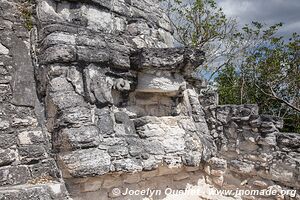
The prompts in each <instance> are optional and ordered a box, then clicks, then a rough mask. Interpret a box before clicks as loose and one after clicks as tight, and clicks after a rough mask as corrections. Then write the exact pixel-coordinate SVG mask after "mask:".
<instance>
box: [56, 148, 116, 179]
mask: <svg viewBox="0 0 300 200" xmlns="http://www.w3.org/2000/svg"><path fill="white" fill-rule="evenodd" d="M59 160H60V161H61V162H62V163H63V164H64V168H65V170H66V171H67V172H68V173H70V175H71V176H73V177H84V176H93V175H103V174H105V173H107V172H109V170H110V164H111V161H110V156H109V155H108V153H107V152H106V151H103V150H100V149H82V150H77V151H73V152H70V153H64V154H59Z"/></svg>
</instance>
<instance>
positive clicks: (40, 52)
mask: <svg viewBox="0 0 300 200" xmlns="http://www.w3.org/2000/svg"><path fill="white" fill-rule="evenodd" d="M31 2H32V1H31ZM24 6H25V7H24ZM23 7H24V9H25V8H26V9H29V11H30V13H32V19H30V20H31V21H32V23H33V25H34V27H33V29H32V30H31V32H30V34H29V33H28V31H27V30H26V29H25V28H24V23H28V21H27V19H26V20H25V19H23V18H24V16H22V15H21V13H20V8H22V9H23ZM0 10H1V11H2V12H1V15H0V35H1V36H0V91H1V92H0V93H1V95H0V96H1V97H0V102H1V105H0V199H24V200H25V199H47V200H48V199H49V200H50V199H53V200H54V199H59V200H60V199H68V194H67V193H68V192H67V191H66V190H65V188H64V185H65V182H64V181H66V182H67V185H68V187H67V188H68V190H69V192H71V193H72V196H73V197H74V199H79V200H80V199H89V200H94V199H99V198H100V199H103V200H105V199H110V197H116V199H123V196H120V195H115V196H114V195H113V194H112V188H113V187H120V188H121V189H123V187H124V186H125V184H126V183H130V185H129V187H132V188H134V189H141V188H151V187H152V186H153V188H157V189H164V188H166V187H174V188H176V189H177V188H181V189H183V188H184V187H185V186H186V185H187V184H189V185H197V183H198V185H199V180H204V179H205V181H206V182H205V184H203V183H200V185H201V184H202V186H205V187H206V186H207V185H208V184H209V185H210V186H211V187H213V186H218V187H223V188H230V189H232V188H236V187H238V188H241V189H245V188H257V187H259V188H268V187H269V186H272V187H273V186H274V185H280V188H279V187H278V186H274V187H277V188H279V189H283V188H295V189H299V188H300V184H299V181H298V179H299V177H300V172H299V166H298V165H299V148H300V146H299V139H300V138H299V137H298V135H297V134H293V133H280V131H279V129H280V128H282V126H283V124H282V120H281V119H280V118H278V117H273V116H268V115H259V113H258V107H257V106H256V105H223V106H220V105H218V97H217V94H216V93H215V92H214V91H211V90H209V89H208V87H207V85H206V81H203V80H198V79H196V78H195V77H193V76H192V74H193V73H192V72H193V70H194V69H195V68H196V67H199V65H201V63H202V62H203V60H204V53H203V52H202V51H201V50H199V49H193V48H173V45H174V44H173V43H174V42H173V41H174V39H173V35H172V34H173V30H172V26H171V25H170V23H169V20H168V17H167V16H166V15H165V14H163V12H162V10H161V9H160V7H159V1H157V0H141V1H137V0H131V1H128V0H125V1H124V0H110V1H105V0H90V1H87V0H66V1H57V0H39V1H36V2H34V5H30V4H29V2H26V3H22V2H19V1H15V0H14V1H7V0H3V1H1V2H0ZM35 11H36V12H35ZM22 12H24V11H22ZM27 25H28V24H27ZM27 28H28V27H27ZM29 37H30V38H29ZM227 165H228V166H227ZM60 170H61V171H62V174H63V176H61V171H60ZM146 171H147V172H146ZM204 172H205V173H204ZM259 181H261V182H259ZM126 186H127V185H126ZM202 189H203V188H202ZM279 189H278V190H279ZM201 195H202V196H201V197H200V198H205V199H211V197H207V195H204V194H201ZM124 198H125V197H124ZM162 198H163V197H161V198H160V199H162ZM169 198H171V199H174V198H173V197H169ZM176 198H178V197H176ZM188 198H189V197H188ZM197 198H199V195H198V196H197ZM251 198H252V197H249V199H251ZM255 198H256V197H253V198H252V199H255ZM280 198H283V197H280ZM189 199H192V198H189ZM217 199H237V198H235V197H234V198H231V197H230V198H227V197H226V198H225V197H224V198H223V197H220V198H219V197H218V198H217Z"/></svg>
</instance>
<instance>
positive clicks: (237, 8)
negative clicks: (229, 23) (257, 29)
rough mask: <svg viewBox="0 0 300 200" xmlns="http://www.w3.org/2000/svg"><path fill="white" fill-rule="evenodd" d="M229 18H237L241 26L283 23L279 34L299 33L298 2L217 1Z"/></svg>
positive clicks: (281, 0) (294, 0) (266, 0)
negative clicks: (257, 23) (253, 22)
mask: <svg viewBox="0 0 300 200" xmlns="http://www.w3.org/2000/svg"><path fill="white" fill-rule="evenodd" d="M217 2H218V3H219V5H220V6H221V7H222V8H223V10H224V12H225V13H226V15H227V16H229V17H234V18H237V19H238V21H239V22H240V24H241V26H242V25H243V24H246V23H248V24H249V23H251V22H252V21H260V22H265V23H267V24H268V25H272V24H274V23H277V22H283V23H284V24H285V26H284V27H283V30H281V31H280V33H281V34H284V35H286V34H287V35H289V34H291V33H292V32H298V33H300V0H217Z"/></svg>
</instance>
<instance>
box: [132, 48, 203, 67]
mask: <svg viewBox="0 0 300 200" xmlns="http://www.w3.org/2000/svg"><path fill="white" fill-rule="evenodd" d="M130 61H131V67H133V68H135V69H137V70H142V69H153V70H172V71H181V70H184V68H186V67H193V68H196V67H198V66H199V65H201V64H202V63H203V61H204V52H203V51H201V50H200V49H191V48H143V49H139V50H137V51H136V52H134V53H133V54H132V55H131V57H130Z"/></svg>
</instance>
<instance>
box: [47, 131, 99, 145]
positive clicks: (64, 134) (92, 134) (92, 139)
mask: <svg viewBox="0 0 300 200" xmlns="http://www.w3.org/2000/svg"><path fill="white" fill-rule="evenodd" d="M101 141H102V136H101V135H100V133H99V129H98V128H97V127H95V126H81V127H79V128H66V129H63V130H62V131H61V132H59V133H58V137H57V138H55V139H54V141H53V143H54V146H55V147H57V148H58V149H62V150H63V149H64V150H67V149H80V148H90V147H97V146H98V145H99V144H100V142H101Z"/></svg>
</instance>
